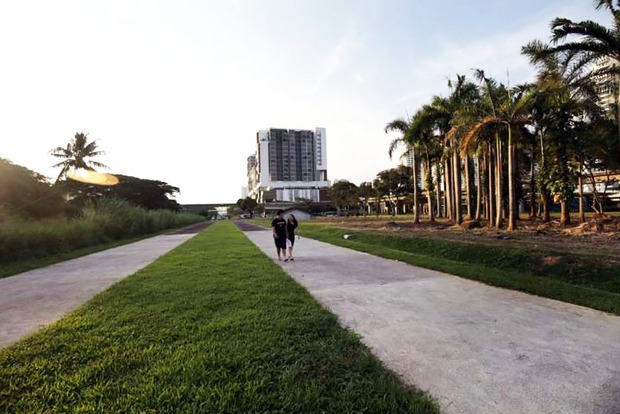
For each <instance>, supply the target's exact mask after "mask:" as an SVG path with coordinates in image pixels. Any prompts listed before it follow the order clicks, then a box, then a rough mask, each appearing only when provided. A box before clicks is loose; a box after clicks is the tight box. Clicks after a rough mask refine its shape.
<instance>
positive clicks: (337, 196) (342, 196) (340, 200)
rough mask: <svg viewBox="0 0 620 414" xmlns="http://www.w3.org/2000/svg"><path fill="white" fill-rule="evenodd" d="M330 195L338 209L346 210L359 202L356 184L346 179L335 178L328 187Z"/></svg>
mask: <svg viewBox="0 0 620 414" xmlns="http://www.w3.org/2000/svg"><path fill="white" fill-rule="evenodd" d="M330 196H331V201H332V202H333V203H334V204H335V205H336V208H337V209H338V211H343V210H345V211H348V210H349V209H350V208H351V207H354V208H356V207H357V205H358V204H359V195H358V189H357V186H356V185H355V184H353V183H352V182H349V181H347V180H336V181H335V182H334V183H333V184H332V186H331V188H330Z"/></svg>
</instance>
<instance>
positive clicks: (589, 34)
mask: <svg viewBox="0 0 620 414" xmlns="http://www.w3.org/2000/svg"><path fill="white" fill-rule="evenodd" d="M614 3H616V4H615V5H614ZM594 6H595V8H596V9H597V10H599V9H607V11H609V13H610V14H611V17H612V27H609V28H608V27H605V26H603V25H601V24H599V23H597V22H594V21H591V20H586V21H581V22H574V21H572V20H570V19H566V18H560V17H558V18H556V19H554V20H553V21H552V22H551V33H552V35H551V43H552V44H551V45H544V44H542V43H541V42H540V41H533V42H530V43H529V44H527V45H526V46H524V47H523V48H522V51H523V53H524V54H526V55H529V56H536V57H537V58H539V59H544V58H546V57H549V56H554V57H556V58H558V59H559V63H560V64H561V65H562V66H564V67H565V68H570V70H571V71H573V72H579V73H581V77H582V78H583V79H589V78H596V79H599V80H602V81H603V83H604V84H606V85H603V86H609V84H610V83H611V84H612V85H613V88H611V89H612V90H613V91H614V92H615V101H616V105H615V106H616V108H615V109H616V110H615V118H616V123H617V127H618V140H619V141H618V142H620V104H619V103H620V96H619V95H618V94H620V87H619V86H620V85H619V82H620V77H619V74H620V0H616V1H615V2H614V1H613V0H595V1H594Z"/></svg>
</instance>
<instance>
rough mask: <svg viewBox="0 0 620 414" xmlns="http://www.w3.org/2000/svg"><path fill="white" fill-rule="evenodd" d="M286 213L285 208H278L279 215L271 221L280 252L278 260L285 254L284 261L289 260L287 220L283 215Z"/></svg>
mask: <svg viewBox="0 0 620 414" xmlns="http://www.w3.org/2000/svg"><path fill="white" fill-rule="evenodd" d="M283 214H284V211H283V210H278V215H277V217H276V218H274V219H273V221H272V222H271V228H272V230H273V240H274V241H275V243H276V252H277V253H278V260H280V261H281V260H282V257H281V255H282V256H284V261H285V262H287V261H288V259H287V258H286V236H287V232H286V220H284V218H283V217H282V215H283Z"/></svg>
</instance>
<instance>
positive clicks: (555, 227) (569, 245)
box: [316, 215, 620, 257]
mask: <svg viewBox="0 0 620 414" xmlns="http://www.w3.org/2000/svg"><path fill="white" fill-rule="evenodd" d="M316 221H317V222H321V223H326V224H331V225H335V226H338V227H345V228H350V229H354V230H379V231H386V232H394V233H400V234H415V235H416V236H422V237H433V238H443V239H453V240H457V239H458V240H459V241H464V240H471V241H472V242H473V241H475V242H478V243H480V242H484V243H501V244H503V245H511V244H514V245H518V246H520V247H523V245H524V244H525V245H531V246H532V248H534V249H540V248H542V249H545V250H546V249H549V250H554V251H559V252H579V253H580V254H592V255H604V256H612V257H620V216H615V217H614V216H608V217H604V218H599V219H594V218H591V219H590V220H589V221H587V222H586V223H578V222H576V220H575V222H576V223H574V224H572V225H569V226H566V227H561V226H560V223H559V221H558V220H552V221H551V222H548V223H543V222H542V221H541V220H538V219H535V220H529V218H526V219H522V220H519V223H518V230H517V231H515V232H508V231H506V230H497V229H495V228H491V229H489V228H488V227H486V222H485V221H482V222H480V223H473V222H465V223H464V225H462V226H457V225H454V224H453V223H450V222H448V221H447V220H444V219H437V222H436V223H430V222H428V220H426V219H425V218H422V219H421V223H420V224H414V223H413V216H411V215H407V216H402V215H401V216H395V217H392V216H379V217H375V216H367V217H332V218H319V219H317V220H316ZM468 227H469V228H468Z"/></svg>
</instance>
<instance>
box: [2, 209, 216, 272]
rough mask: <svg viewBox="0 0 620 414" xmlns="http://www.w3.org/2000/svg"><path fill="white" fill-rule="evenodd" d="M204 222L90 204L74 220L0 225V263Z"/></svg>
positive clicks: (178, 215)
mask: <svg viewBox="0 0 620 414" xmlns="http://www.w3.org/2000/svg"><path fill="white" fill-rule="evenodd" d="M202 220H204V217H202V216H199V215H196V214H188V213H174V212H172V211H170V210H146V209H143V208H141V207H137V206H135V205H133V204H131V203H129V202H127V201H124V200H119V199H113V198H102V199H100V200H97V201H96V202H89V203H87V205H86V206H85V207H84V208H83V209H82V212H81V215H80V216H79V217H78V218H76V219H72V220H69V219H64V218H63V219H46V220H40V221H24V220H12V221H9V222H4V223H2V222H0V263H9V262H13V261H17V260H27V259H31V258H35V257H44V256H48V255H52V254H56V253H60V252H66V251H70V250H75V249H78V248H82V247H87V246H92V245H96V244H99V243H104V242H108V241H113V240H121V239H126V238H131V237H135V236H140V235H145V234H151V233H155V232H158V231H161V230H165V229H170V228H176V227H182V226H185V225H189V224H192V223H196V222H199V221H202Z"/></svg>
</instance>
